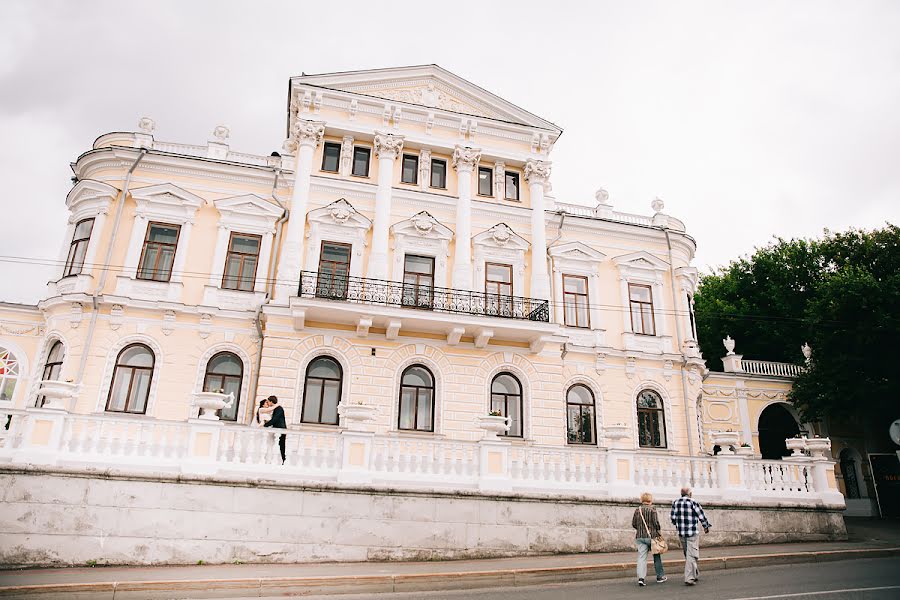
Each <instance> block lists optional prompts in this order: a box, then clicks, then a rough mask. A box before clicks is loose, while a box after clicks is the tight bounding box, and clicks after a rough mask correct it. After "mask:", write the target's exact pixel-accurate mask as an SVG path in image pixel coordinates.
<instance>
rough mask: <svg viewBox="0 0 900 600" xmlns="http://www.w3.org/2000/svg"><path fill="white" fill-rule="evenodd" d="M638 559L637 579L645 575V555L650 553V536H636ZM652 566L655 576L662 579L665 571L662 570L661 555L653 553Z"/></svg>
mask: <svg viewBox="0 0 900 600" xmlns="http://www.w3.org/2000/svg"><path fill="white" fill-rule="evenodd" d="M634 541H635V542H636V543H637V551H638V560H637V576H638V579H644V578H645V577H646V576H647V555H648V554H650V538H637V539H635V540H634ZM653 568H654V570H656V578H657V579H662V578H663V577H665V575H666V572H665V571H663V566H662V555H661V554H654V555H653Z"/></svg>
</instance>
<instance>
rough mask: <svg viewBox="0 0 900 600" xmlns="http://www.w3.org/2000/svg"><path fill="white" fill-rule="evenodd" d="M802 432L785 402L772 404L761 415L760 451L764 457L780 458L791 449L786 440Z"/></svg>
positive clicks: (786, 454) (770, 458)
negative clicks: (788, 447)
mask: <svg viewBox="0 0 900 600" xmlns="http://www.w3.org/2000/svg"><path fill="white" fill-rule="evenodd" d="M798 433H800V425H799V424H798V423H797V419H795V418H794V415H792V414H791V413H790V411H789V410H788V409H787V408H786V407H785V406H784V404H770V405H769V406H767V407H766V408H765V409H763V411H762V413H761V414H760V415H759V452H760V454H762V457H763V459H768V460H779V459H781V458H782V457H784V456H788V455H789V454H790V451H789V450H788V449H787V445H786V444H785V443H784V441H785V440H786V439H787V438H790V437H794V436H795V435H797V434H798Z"/></svg>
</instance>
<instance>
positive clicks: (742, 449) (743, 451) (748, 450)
mask: <svg viewBox="0 0 900 600" xmlns="http://www.w3.org/2000/svg"><path fill="white" fill-rule="evenodd" d="M734 453H735V454H737V455H738V456H753V446H735V447H734Z"/></svg>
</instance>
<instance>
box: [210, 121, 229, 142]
mask: <svg viewBox="0 0 900 600" xmlns="http://www.w3.org/2000/svg"><path fill="white" fill-rule="evenodd" d="M212 134H213V137H214V138H216V139H217V140H219V141H220V142H224V141H225V140H227V139H228V138H229V137H230V136H231V130H230V129H229V128H228V127H226V126H225V125H216V128H215V129H213V132H212Z"/></svg>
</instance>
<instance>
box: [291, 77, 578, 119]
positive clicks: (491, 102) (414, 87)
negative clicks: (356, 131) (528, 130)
mask: <svg viewBox="0 0 900 600" xmlns="http://www.w3.org/2000/svg"><path fill="white" fill-rule="evenodd" d="M291 82H292V84H295V83H296V84H308V85H313V86H316V87H322V88H328V89H333V90H340V91H344V92H351V93H355V94H361V95H365V96H372V97H375V98H383V99H385V100H394V101H397V102H403V103H407V104H415V105H418V106H422V107H426V108H434V109H438V110H446V111H449V112H454V113H460V114H465V115H472V116H475V117H483V118H488V119H496V120H499V121H507V122H511V123H517V124H519V125H526V126H531V127H539V128H541V129H546V130H549V131H552V132H554V133H555V134H556V135H557V136H558V135H559V134H560V133H562V130H561V129H560V128H559V127H557V126H556V125H554V124H553V123H551V122H549V121H547V120H545V119H542V118H540V117H538V116H537V115H534V114H532V113H530V112H528V111H527V110H524V109H522V108H520V107H518V106H516V105H515V104H513V103H511V102H509V101H507V100H504V99H503V98H501V97H500V96H497V95H495V94H492V93H491V92H489V91H487V90H485V89H483V88H481V87H478V86H477V85H475V84H473V83H472V82H470V81H467V80H465V79H463V78H462V77H460V76H458V75H455V74H453V73H451V72H450V71H447V70H446V69H443V68H441V67H439V66H437V65H419V66H413V67H396V68H388V69H371V70H366V71H346V72H341V73H323V74H320V75H301V76H299V77H293V78H291Z"/></svg>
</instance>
